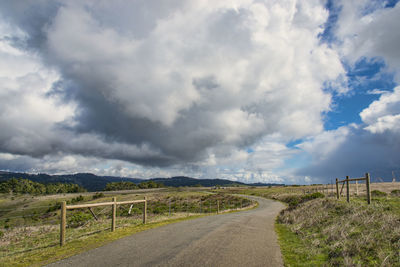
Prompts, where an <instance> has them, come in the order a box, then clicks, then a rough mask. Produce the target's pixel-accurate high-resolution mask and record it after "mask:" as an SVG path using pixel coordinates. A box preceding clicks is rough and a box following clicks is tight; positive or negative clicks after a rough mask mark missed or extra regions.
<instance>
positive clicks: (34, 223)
mask: <svg viewBox="0 0 400 267" xmlns="http://www.w3.org/2000/svg"><path fill="white" fill-rule="evenodd" d="M144 196H146V198H147V200H148V202H147V215H148V217H147V218H148V219H147V222H148V223H147V224H146V225H143V224H142V216H143V214H142V211H143V204H142V203H139V204H135V205H133V206H132V207H131V206H130V205H121V206H118V208H117V222H116V223H117V231H116V232H113V233H111V232H110V226H111V220H110V217H111V207H110V206H105V207H98V208H93V209H92V211H93V212H94V213H95V215H96V217H97V220H96V219H95V218H94V217H93V216H92V214H91V213H90V211H89V210H88V209H79V210H69V211H68V212H67V232H66V243H67V244H66V246H65V248H64V247H62V248H59V228H60V226H59V224H60V202H61V201H67V203H69V204H68V205H74V204H83V203H97V202H109V201H110V200H111V199H112V197H116V198H117V200H118V201H128V200H136V199H143V197H144ZM217 203H218V204H219V210H220V212H229V211H235V210H240V209H241V208H250V207H252V206H254V203H253V202H251V201H250V200H248V199H245V198H240V197H237V196H232V195H229V194H222V193H214V192H207V191H205V190H204V189H201V188H200V189H193V188H191V189H189V188H187V189H164V190H153V191H149V190H147V191H144V192H142V191H138V190H135V191H132V192H127V191H124V192H123V193H118V192H112V193H108V194H105V192H103V193H84V194H65V195H52V196H30V195H1V196H0V229H1V230H0V231H1V232H0V261H1V262H2V263H3V264H5V265H10V266H11V265H12V266H25V265H30V264H32V263H33V262H42V263H43V262H47V261H48V260H50V261H51V259H53V260H54V259H60V258H63V257H66V256H69V255H71V253H78V252H80V251H82V250H85V249H88V248H91V247H96V246H100V245H101V244H103V243H104V242H109V241H111V240H114V239H116V238H119V237H121V236H124V235H128V234H132V233H134V232H137V231H141V230H145V229H149V228H152V227H156V226H158V225H162V224H165V223H170V222H175V221H180V220H185V219H188V218H194V217H198V216H207V215H211V214H215V213H216V212H217ZM129 210H130V212H129Z"/></svg>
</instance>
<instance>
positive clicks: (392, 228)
mask: <svg viewBox="0 0 400 267" xmlns="http://www.w3.org/2000/svg"><path fill="white" fill-rule="evenodd" d="M396 202H397V205H400V201H399V200H397V201H396ZM383 203H384V202H381V203H377V202H375V203H374V202H373V203H372V204H371V205H367V204H366V203H365V201H353V202H350V203H347V202H344V201H337V200H334V199H323V200H321V199H315V200H312V201H309V202H306V203H304V204H302V205H299V206H298V207H297V208H296V209H291V210H289V209H286V210H285V211H283V212H282V213H281V214H280V216H279V218H278V222H279V223H281V224H283V225H285V226H287V227H288V229H290V230H291V231H292V232H293V233H295V234H296V235H297V236H298V237H299V239H301V240H305V242H304V244H303V245H304V246H305V247H306V249H307V251H309V252H308V253H307V254H308V255H310V256H311V258H315V257H316V256H317V255H321V254H322V255H325V256H324V257H326V262H325V264H328V265H330V266H357V265H359V266H394V265H396V264H399V255H398V252H399V251H400V224H399V220H400V216H399V214H396V213H395V212H393V211H392V209H391V205H387V204H388V203H386V204H383Z"/></svg>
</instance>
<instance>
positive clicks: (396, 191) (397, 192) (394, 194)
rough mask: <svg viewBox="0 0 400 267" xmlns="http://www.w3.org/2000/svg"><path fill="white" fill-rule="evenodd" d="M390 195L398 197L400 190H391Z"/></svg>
mask: <svg viewBox="0 0 400 267" xmlns="http://www.w3.org/2000/svg"><path fill="white" fill-rule="evenodd" d="M390 194H392V195H393V196H400V190H399V189H395V190H392V192H390Z"/></svg>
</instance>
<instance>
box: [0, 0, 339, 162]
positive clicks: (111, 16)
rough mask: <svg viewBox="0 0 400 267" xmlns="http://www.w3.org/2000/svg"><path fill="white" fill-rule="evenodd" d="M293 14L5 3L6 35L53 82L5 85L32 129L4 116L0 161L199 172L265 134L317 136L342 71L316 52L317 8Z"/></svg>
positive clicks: (280, 9) (258, 8)
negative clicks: (84, 161)
mask: <svg viewBox="0 0 400 267" xmlns="http://www.w3.org/2000/svg"><path fill="white" fill-rule="evenodd" d="M211 3H212V4H211ZM294 3H295V2H290V1H289V2H287V3H279V4H278V3H272V2H271V3H270V2H265V3H260V2H259V1H255V2H254V3H253V2H246V1H243V2H240V1H239V2H238V3H223V2H221V3H219V2H216V3H214V2H210V3H203V2H187V1H132V2H129V3H126V1H112V2H109V1H85V2H83V1H68V2H64V1H35V2H30V1H9V2H3V3H2V4H1V6H0V10H1V12H2V16H3V17H4V20H5V21H7V23H9V24H11V25H12V26H13V27H15V28H18V29H20V30H21V31H22V32H23V34H19V35H16V36H13V34H12V33H9V34H8V38H11V39H12V38H14V39H13V41H12V42H11V43H12V44H13V45H14V47H18V48H19V49H21V48H23V49H24V50H26V51H25V52H27V51H28V52H27V53H28V54H29V53H31V54H34V57H33V58H32V59H31V61H38V62H41V63H42V64H44V65H45V67H47V68H49V69H52V70H55V71H56V72H57V75H58V77H56V78H54V79H47V78H46V77H47V76H46V75H47V74H43V73H34V74H29V75H34V76H35V77H36V79H37V80H42V81H43V83H44V84H45V85H42V87H44V86H47V83H49V82H50V81H52V82H53V85H52V86H51V87H52V89H51V90H50V91H49V90H44V91H43V92H42V91H40V90H39V89H40V87H41V85H40V84H39V82H38V83H37V84H38V85H37V86H36V87H33V86H30V85H29V86H28V87H26V85H27V84H24V86H22V84H19V82H16V81H19V80H20V79H21V78H22V77H27V76H29V75H28V74H27V72H30V70H29V71H27V72H25V73H24V74H23V75H22V74H21V75H19V76H18V75H17V76H18V77H17V76H16V78H15V79H14V80H12V79H11V80H12V82H13V83H14V85H13V86H14V87H12V88H11V87H10V88H7V90H5V92H6V93H4V95H6V96H8V97H10V98H12V95H13V94H14V95H15V91H18V92H19V93H21V97H20V99H19V100H18V101H19V103H18V101H17V100H16V99H17V98H13V99H12V101H14V102H15V101H17V102H16V103H15V105H16V106H19V107H20V108H21V112H20V113H18V114H15V116H14V118H15V119H14V120H18V118H21V117H24V118H26V121H29V123H27V122H25V121H23V120H21V121H19V122H17V123H15V124H12V123H11V121H10V119H9V118H8V117H7V116H3V117H2V116H0V119H1V122H2V123H3V124H8V125H9V127H8V128H7V130H6V131H3V132H2V133H1V134H0V152H3V153H10V154H16V155H27V156H33V157H36V158H46V156H48V155H55V154H57V153H62V154H71V155H75V154H76V155H82V156H85V157H94V158H103V159H104V158H106V159H115V160H122V161H128V162H134V163H138V164H141V165H146V166H169V165H174V164H179V163H184V164H193V166H194V167H193V168H197V167H195V165H196V164H199V163H201V164H205V163H204V162H205V161H207V160H208V159H210V161H209V162H211V163H210V164H217V163H216V160H215V158H217V159H218V158H229V157H230V155H231V154H232V153H233V152H232V151H236V152H235V153H237V154H240V157H239V158H241V159H242V158H245V156H243V154H242V153H241V152H238V150H243V149H246V147H247V146H250V145H251V144H254V143H255V142H257V141H259V140H261V139H262V138H263V137H265V136H268V135H279V136H280V137H281V139H282V140H284V141H285V140H290V139H292V138H301V137H303V136H307V135H308V134H315V133H316V132H318V131H320V130H321V129H322V120H321V112H323V111H327V110H329V105H330V95H329V94H328V93H326V92H324V91H322V90H321V88H322V85H323V83H324V82H325V81H326V80H335V79H336V78H337V76H338V75H340V74H342V73H343V71H344V70H343V68H342V66H341V64H340V60H339V57H338V54H337V53H336V52H334V51H333V50H332V49H330V48H328V47H325V46H319V44H318V42H317V40H318V33H319V31H320V30H319V27H320V25H322V24H323V23H324V22H325V19H326V17H327V16H326V15H327V14H326V13H325V11H324V8H323V6H315V5H313V4H312V3H304V4H302V5H305V6H306V7H305V8H304V9H298V8H296V5H295V4H294ZM309 7H312V8H314V9H315V10H316V12H318V13H319V14H321V15H320V16H313V15H311V13H309V12H308V11H307V10H308V8H309ZM298 10H299V11H298ZM296 12H297V13H298V12H304V14H300V15H301V25H300V26H299V27H298V25H296V23H297V22H296V21H298V19H297V20H294V19H293V18H294V17H293V14H295V13H296ZM297 15H298V14H297ZM310 50H312V51H314V53H312V54H310V53H309V51H310ZM319 55H324V57H321V56H319ZM299 63H301V64H299ZM35 68H36V69H38V67H37V66H34V67H33V68H31V69H34V70H35ZM321 68H325V69H326V71H325V72H323V73H322V72H318V75H314V74H313V71H312V70H314V69H321ZM31 72H32V71H31ZM33 72H34V71H33ZM10 83H11V82H10ZM37 90H39V91H40V92H39V93H37V92H36V91H37ZM293 92H296V94H294V93H293ZM297 94H298V95H307V96H308V97H298V96H297ZM3 99H6V98H3ZM42 102H43V103H42ZM10 103H11V102H10ZM10 103H5V102H4V108H5V112H4V113H6V112H10V111H11V110H12V106H11V104H10ZM43 105H44V106H43ZM24 106H25V107H24ZM26 106H27V107H29V109H28V108H27V107H26ZM58 109H62V110H61V111H59V112H58V113H57V112H56V111H57V110H58ZM40 110H45V111H46V112H47V113H46V112H39V111H40ZM53 110H54V113H57V114H52V113H53ZM32 111H35V112H36V111H37V112H38V113H40V114H35V112H32ZM260 150H262V151H268V148H265V149H260ZM244 154H246V155H247V153H244ZM263 155H264V156H265V155H268V153H267V152H265V153H264V154H263ZM207 162H208V161H207ZM268 166H270V165H268Z"/></svg>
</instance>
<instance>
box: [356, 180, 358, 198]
mask: <svg viewBox="0 0 400 267" xmlns="http://www.w3.org/2000/svg"><path fill="white" fill-rule="evenodd" d="M356 195H357V196H358V181H356Z"/></svg>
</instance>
